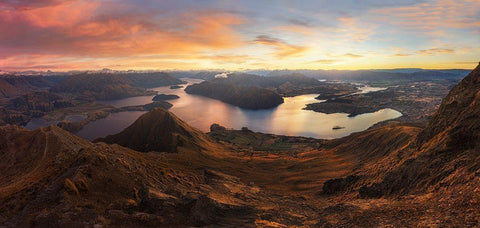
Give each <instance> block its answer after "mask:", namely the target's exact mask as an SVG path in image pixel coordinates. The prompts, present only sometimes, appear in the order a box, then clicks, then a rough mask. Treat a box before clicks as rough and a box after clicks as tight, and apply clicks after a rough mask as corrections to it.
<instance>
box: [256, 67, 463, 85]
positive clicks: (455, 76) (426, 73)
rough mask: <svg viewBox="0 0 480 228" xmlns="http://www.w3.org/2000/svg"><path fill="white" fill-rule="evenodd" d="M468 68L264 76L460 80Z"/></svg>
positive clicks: (296, 71)
mask: <svg viewBox="0 0 480 228" xmlns="http://www.w3.org/2000/svg"><path fill="white" fill-rule="evenodd" d="M469 72H470V71H469V70H460V69H453V70H423V69H392V70H352V71H349V70H274V71H271V72H269V73H268V74H267V75H266V76H270V77H271V76H279V75H285V74H292V73H298V74H303V75H305V76H308V77H312V78H316V79H327V80H346V81H370V82H376V81H380V82H381V81H423V80H439V79H449V80H457V81H460V80H461V79H462V78H463V77H465V76H466V75H467V74H468V73H469Z"/></svg>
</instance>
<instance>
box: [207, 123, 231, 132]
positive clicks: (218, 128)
mask: <svg viewBox="0 0 480 228" xmlns="http://www.w3.org/2000/svg"><path fill="white" fill-rule="evenodd" d="M225 130H227V128H225V127H224V126H221V125H219V124H212V125H211V126H210V131H225Z"/></svg>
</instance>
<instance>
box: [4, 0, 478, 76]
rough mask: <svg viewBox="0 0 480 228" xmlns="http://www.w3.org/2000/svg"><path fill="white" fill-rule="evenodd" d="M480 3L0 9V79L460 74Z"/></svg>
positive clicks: (196, 0) (12, 1)
mask: <svg viewBox="0 0 480 228" xmlns="http://www.w3.org/2000/svg"><path fill="white" fill-rule="evenodd" d="M479 61H480V1H479V0H459V1H453V0H429V1H418V0H416V1H414V0H404V1H403V0H335V1H334V0H330V1H327V0H323V1H322V0H317V1H307V0H299V1H293V0H292V1H273V0H268V1H267V0H265V1H259V0H249V1H239V0H231V1H213V0H212V1H210V0H189V1H187V0H185V1H181V0H171V1H166V0H165V1H155V0H140V1H139V0H135V1H134V0H103V1H102V0H90V1H89V0H84V1H78V0H0V69H1V70H4V71H13V70H20V71H22V70H48V69H50V70H53V71H61V70H86V69H92V70H95V69H102V68H111V69H117V70H127V69H136V70H142V69H160V70H163V69H165V70H167V69H181V70H189V69H227V70H242V69H260V68H261V69H380V68H382V69H383V68H410V67H420V68H444V69H445V68H462V69H472V68H473V67H474V66H476V65H477V64H478V62H479Z"/></svg>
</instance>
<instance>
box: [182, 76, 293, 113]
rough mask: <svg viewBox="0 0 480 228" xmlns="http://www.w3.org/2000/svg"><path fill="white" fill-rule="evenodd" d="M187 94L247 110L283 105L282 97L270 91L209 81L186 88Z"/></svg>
mask: <svg viewBox="0 0 480 228" xmlns="http://www.w3.org/2000/svg"><path fill="white" fill-rule="evenodd" d="M185 92H187V93H189V94H196V95H202V96H205V97H209V98H213V99H217V100H220V101H223V102H225V103H229V104H231V105H235V106H238V107H240V108H245V109H268V108H273V107H276V106H278V105H279V104H281V103H283V98H282V97H281V96H280V95H278V94H277V93H275V92H273V91H270V90H268V89H263V88H259V87H244V86H236V85H233V84H223V83H216V82H208V81H206V82H202V83H199V84H193V85H190V86H188V87H187V88H185Z"/></svg>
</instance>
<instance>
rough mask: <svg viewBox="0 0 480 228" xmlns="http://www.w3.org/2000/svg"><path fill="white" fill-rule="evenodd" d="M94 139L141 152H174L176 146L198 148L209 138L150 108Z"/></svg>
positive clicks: (163, 111) (172, 117)
mask: <svg viewBox="0 0 480 228" xmlns="http://www.w3.org/2000/svg"><path fill="white" fill-rule="evenodd" d="M96 141H101V142H106V143H116V144H119V145H122V146H125V147H129V148H131V149H134V150H137V151H142V152H149V151H160V152H170V153H175V152H177V149H178V148H177V147H187V148H191V149H196V150H198V149H201V148H202V145H203V144H204V143H207V142H208V141H210V139H209V137H208V136H207V135H205V134H204V133H202V132H200V131H199V130H197V129H194V128H192V127H190V126H188V125H187V124H186V123H185V122H183V121H182V120H180V119H178V117H176V116H175V115H173V114H172V113H170V112H168V111H167V110H165V109H162V108H154V109H153V110H151V111H150V112H148V113H146V114H144V115H142V116H140V118H138V119H137V120H136V121H135V122H134V123H133V124H132V125H130V126H129V127H127V128H126V129H125V130H123V131H122V132H120V133H118V134H115V135H110V136H107V137H105V138H100V139H97V140H96Z"/></svg>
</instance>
